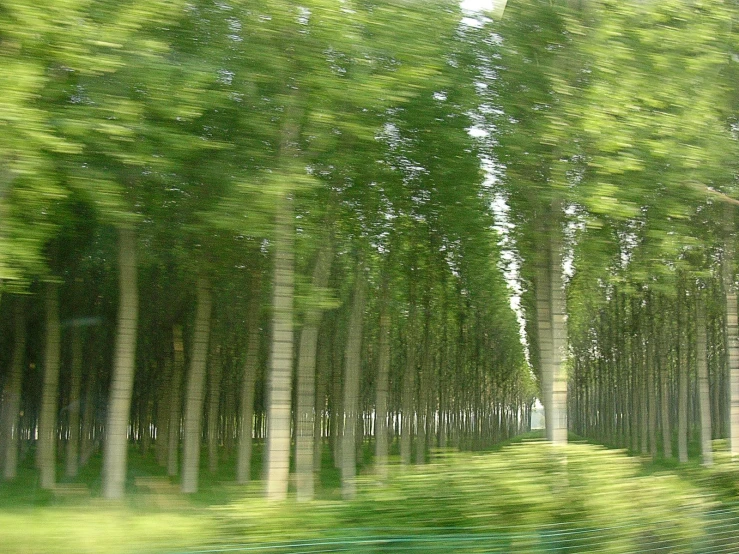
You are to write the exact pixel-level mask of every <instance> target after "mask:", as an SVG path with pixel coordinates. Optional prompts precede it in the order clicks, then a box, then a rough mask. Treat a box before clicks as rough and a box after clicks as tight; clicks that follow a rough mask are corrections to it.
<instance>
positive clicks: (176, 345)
mask: <svg viewBox="0 0 739 554" xmlns="http://www.w3.org/2000/svg"><path fill="white" fill-rule="evenodd" d="M172 356H173V360H172V380H171V387H172V390H171V392H170V394H171V396H170V399H169V425H168V434H167V475H169V476H170V477H173V476H175V475H177V472H178V470H179V467H180V462H179V453H180V432H181V426H182V382H183V377H184V375H185V345H184V343H183V340H182V326H181V325H174V326H173V327H172Z"/></svg>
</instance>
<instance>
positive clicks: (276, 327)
mask: <svg viewBox="0 0 739 554" xmlns="http://www.w3.org/2000/svg"><path fill="white" fill-rule="evenodd" d="M293 212H294V208H293V198H292V196H291V194H289V193H285V194H284V195H283V197H282V198H281V199H280V200H279V201H278V206H277V214H276V237H275V246H274V259H275V262H274V263H275V273H274V288H273V296H272V308H273V312H272V318H273V320H272V321H273V322H272V352H271V368H270V374H269V390H268V396H269V398H268V403H267V459H266V461H267V498H268V499H269V500H283V499H285V498H286V497H287V485H288V474H289V470H290V422H291V421H290V420H291V399H292V368H293V340H294V337H293V296H294V293H295V261H294V257H295V253H294V250H295V222H294V221H293V218H294V213H293Z"/></svg>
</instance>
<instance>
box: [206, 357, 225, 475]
mask: <svg viewBox="0 0 739 554" xmlns="http://www.w3.org/2000/svg"><path fill="white" fill-rule="evenodd" d="M212 350H213V357H212V360H211V363H210V369H209V371H208V389H209V390H208V471H209V472H210V473H211V474H215V473H217V472H218V430H219V428H220V426H219V425H218V408H219V407H220V403H221V378H222V364H221V347H220V345H218V346H216V347H215V348H213V349H212ZM229 392H230V391H229ZM230 416H231V414H227V417H230Z"/></svg>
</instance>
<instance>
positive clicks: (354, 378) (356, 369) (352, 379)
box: [341, 262, 366, 499]
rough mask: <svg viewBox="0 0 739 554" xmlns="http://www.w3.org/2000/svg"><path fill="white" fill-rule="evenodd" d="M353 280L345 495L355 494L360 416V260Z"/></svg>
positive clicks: (346, 377) (346, 384)
mask: <svg viewBox="0 0 739 554" xmlns="http://www.w3.org/2000/svg"><path fill="white" fill-rule="evenodd" d="M355 279H356V280H355V283H354V299H353V302H352V310H351V314H350V316H349V330H348V335H347V342H346V360H345V366H344V421H345V426H344V434H343V437H342V447H341V494H342V496H343V497H344V498H345V499H351V498H354V496H355V495H356V484H355V482H354V478H355V477H356V474H357V461H356V453H357V436H356V434H357V424H358V422H359V418H360V415H361V414H360V410H359V381H360V373H361V357H362V322H363V318H364V306H365V296H366V293H365V288H366V282H365V276H364V268H363V265H362V263H361V262H360V263H359V265H358V268H357V274H356V277H355Z"/></svg>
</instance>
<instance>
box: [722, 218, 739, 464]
mask: <svg viewBox="0 0 739 554" xmlns="http://www.w3.org/2000/svg"><path fill="white" fill-rule="evenodd" d="M733 213H734V212H733V210H732V211H731V212H730V217H731V219H729V218H727V221H729V222H730V227H729V236H728V238H727V239H726V243H725V246H724V258H723V280H724V294H725V296H724V300H725V303H726V307H725V309H726V341H727V345H726V347H727V350H728V356H727V358H728V366H729V395H730V397H729V446H730V448H731V457H732V458H734V459H736V458H737V457H739V317H738V316H737V294H736V285H735V283H734V243H733V240H734V236H733V232H732V231H733V229H734V224H733Z"/></svg>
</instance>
